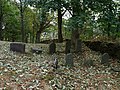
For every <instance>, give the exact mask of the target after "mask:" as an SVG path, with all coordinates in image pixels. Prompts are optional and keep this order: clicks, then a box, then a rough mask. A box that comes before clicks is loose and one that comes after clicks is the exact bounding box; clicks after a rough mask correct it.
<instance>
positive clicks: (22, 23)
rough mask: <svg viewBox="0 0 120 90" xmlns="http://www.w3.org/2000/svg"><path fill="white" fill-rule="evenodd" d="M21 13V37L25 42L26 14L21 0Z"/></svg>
mask: <svg viewBox="0 0 120 90" xmlns="http://www.w3.org/2000/svg"><path fill="white" fill-rule="evenodd" d="M20 15H21V39H22V42H25V31H24V15H23V5H22V1H21V0H20Z"/></svg>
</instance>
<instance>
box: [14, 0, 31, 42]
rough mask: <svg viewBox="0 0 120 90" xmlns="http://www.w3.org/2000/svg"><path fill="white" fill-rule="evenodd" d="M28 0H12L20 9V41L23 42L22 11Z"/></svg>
mask: <svg viewBox="0 0 120 90" xmlns="http://www.w3.org/2000/svg"><path fill="white" fill-rule="evenodd" d="M28 1H29V0H19V2H18V1H17V0H14V2H15V3H16V5H17V6H18V9H19V10H20V20H21V41H22V42H25V30H24V11H25V9H26V8H27V6H28Z"/></svg>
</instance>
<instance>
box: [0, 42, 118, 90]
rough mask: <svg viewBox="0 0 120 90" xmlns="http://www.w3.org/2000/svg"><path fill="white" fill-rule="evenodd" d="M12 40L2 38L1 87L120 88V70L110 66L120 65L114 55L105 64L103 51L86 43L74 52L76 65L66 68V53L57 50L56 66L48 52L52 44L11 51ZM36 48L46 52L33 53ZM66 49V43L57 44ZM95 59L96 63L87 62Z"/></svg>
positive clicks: (50, 89)
mask: <svg viewBox="0 0 120 90" xmlns="http://www.w3.org/2000/svg"><path fill="white" fill-rule="evenodd" d="M9 44H10V42H4V41H0V90H119V89H120V72H114V71H112V70H111V67H110V66H114V67H116V66H120V63H118V62H117V60H115V59H112V58H110V66H104V65H101V63H100V61H101V54H100V53H98V52H95V51H92V50H90V49H89V48H87V47H86V46H85V45H84V44H83V45H82V52H81V53H79V54H73V56H74V67H73V68H69V67H65V66H64V63H65V54H64V53H57V54H56V57H57V58H58V60H59V68H58V69H57V70H54V69H53V67H52V64H53V57H54V56H52V55H49V54H48V44H26V53H25V54H21V53H16V52H12V51H10V45H9ZM32 47H37V48H41V47H42V48H43V50H44V51H43V53H42V54H32V53H31V52H30V49H31V48H32ZM57 51H61V52H62V51H64V43H62V44H57ZM89 59H92V60H93V61H94V66H91V67H86V66H84V65H83V62H84V61H85V60H89Z"/></svg>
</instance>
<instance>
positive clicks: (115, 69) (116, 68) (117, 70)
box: [111, 67, 120, 72]
mask: <svg viewBox="0 0 120 90" xmlns="http://www.w3.org/2000/svg"><path fill="white" fill-rule="evenodd" d="M111 70H113V71H114V72H120V67H112V68H111Z"/></svg>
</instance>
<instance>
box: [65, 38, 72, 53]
mask: <svg viewBox="0 0 120 90" xmlns="http://www.w3.org/2000/svg"><path fill="white" fill-rule="evenodd" d="M70 49H71V41H70V40H67V41H66V45H65V54H68V53H70Z"/></svg>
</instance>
